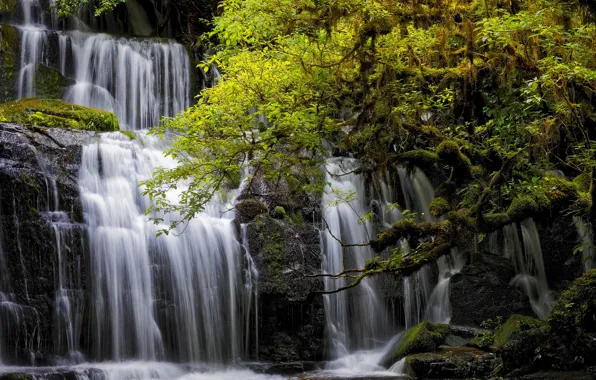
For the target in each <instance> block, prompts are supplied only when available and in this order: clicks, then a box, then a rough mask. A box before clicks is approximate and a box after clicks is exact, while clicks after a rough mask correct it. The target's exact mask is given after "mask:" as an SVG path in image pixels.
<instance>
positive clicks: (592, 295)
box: [548, 269, 596, 334]
mask: <svg viewBox="0 0 596 380" xmlns="http://www.w3.org/2000/svg"><path fill="white" fill-rule="evenodd" d="M595 321H596V269H592V270H590V271H588V272H587V273H585V274H584V275H583V276H581V277H579V278H577V279H575V280H574V281H573V283H572V284H571V286H570V287H569V288H568V289H567V290H565V291H564V292H563V293H561V295H560V297H559V299H558V301H557V304H556V305H555V306H554V308H553V310H552V312H551V314H550V317H549V319H548V324H549V325H550V326H551V327H552V328H553V330H555V331H557V332H559V333H562V334H574V333H575V332H576V331H578V330H579V331H585V332H589V333H596V322H595Z"/></svg>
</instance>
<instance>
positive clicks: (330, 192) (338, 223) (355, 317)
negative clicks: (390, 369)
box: [321, 158, 388, 358]
mask: <svg viewBox="0 0 596 380" xmlns="http://www.w3.org/2000/svg"><path fill="white" fill-rule="evenodd" d="M358 166H359V162H358V161H357V160H354V159H350V158H337V159H330V160H328V162H327V167H326V171H327V175H326V181H327V183H328V186H326V188H325V190H324V192H323V200H322V204H323V206H322V207H323V208H324V209H325V215H324V218H325V220H324V222H323V223H324V226H323V230H322V232H321V243H322V249H323V264H322V265H323V268H322V270H323V273H326V274H337V273H341V272H342V271H344V270H346V269H353V268H363V267H364V265H365V264H366V260H367V259H370V258H372V252H371V249H370V247H368V246H356V247H345V246H342V243H343V244H361V243H364V244H366V243H367V242H368V241H370V239H371V235H370V234H371V233H372V232H371V231H372V228H371V225H370V222H368V221H365V220H364V219H362V218H363V216H364V215H365V213H366V212H367V211H368V209H367V207H366V203H365V197H366V193H365V184H364V178H363V176H362V175H358V174H354V170H355V169H357V168H358ZM340 242H341V243H340ZM348 284H349V281H348V280H346V279H345V278H340V279H337V280H335V279H331V278H328V277H326V278H325V280H324V285H325V290H327V291H333V290H335V289H338V288H341V287H345V286H347V285H348ZM324 301H325V309H326V313H327V331H328V334H329V338H330V342H331V347H332V356H333V357H334V358H337V357H340V356H344V355H348V354H349V353H350V352H351V351H354V350H356V349H365V348H373V347H375V346H376V345H378V342H379V341H380V340H382V339H384V338H386V337H387V334H388V327H387V325H388V320H387V313H386V311H385V307H384V305H383V302H381V300H380V299H379V297H378V295H377V290H376V282H375V280H374V279H365V280H364V281H362V282H361V283H360V285H358V287H356V288H354V289H350V290H348V291H344V292H340V293H336V294H330V295H326V296H325V297H324Z"/></svg>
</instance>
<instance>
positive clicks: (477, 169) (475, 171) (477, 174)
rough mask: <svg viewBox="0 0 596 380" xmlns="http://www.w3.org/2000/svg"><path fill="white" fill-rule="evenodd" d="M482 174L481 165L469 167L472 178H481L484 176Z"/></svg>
mask: <svg viewBox="0 0 596 380" xmlns="http://www.w3.org/2000/svg"><path fill="white" fill-rule="evenodd" d="M484 172H485V170H484V168H483V167H482V166H481V165H473V166H472V167H471V174H472V177H474V178H481V177H482V176H484Z"/></svg>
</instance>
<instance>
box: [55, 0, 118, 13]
mask: <svg viewBox="0 0 596 380" xmlns="http://www.w3.org/2000/svg"><path fill="white" fill-rule="evenodd" d="M125 2H126V0H98V1H97V2H96V1H95V0H91V1H90V0H56V7H57V8H58V16H59V17H68V16H70V15H72V14H74V13H75V12H76V11H77V9H79V8H80V7H81V6H84V5H87V4H89V3H91V4H92V5H94V7H95V8H94V9H95V16H99V15H101V14H103V13H107V12H110V11H112V10H114V8H116V6H118V5H119V4H121V3H125ZM97 3H99V4H97Z"/></svg>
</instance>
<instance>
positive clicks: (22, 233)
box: [0, 123, 94, 364]
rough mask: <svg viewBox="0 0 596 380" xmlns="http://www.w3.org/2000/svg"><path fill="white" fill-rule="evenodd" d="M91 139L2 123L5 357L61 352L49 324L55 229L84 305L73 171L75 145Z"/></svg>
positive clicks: (1, 340)
mask: <svg viewBox="0 0 596 380" xmlns="http://www.w3.org/2000/svg"><path fill="white" fill-rule="evenodd" d="M93 136H94V134H93V133H91V132H83V131H66V130H55V129H42V128H39V129H38V131H32V130H30V129H28V128H25V127H23V126H20V125H15V124H6V123H0V251H1V252H0V253H1V254H0V264H1V265H0V297H2V298H3V301H5V302H4V303H3V304H2V307H0V318H1V319H2V326H3V328H4V331H0V344H2V345H3V347H2V348H3V351H2V353H3V360H5V361H8V362H24V363H31V359H32V358H33V359H34V361H35V364H48V356H47V354H46V353H48V352H56V351H60V350H61V348H60V347H58V346H60V344H57V341H56V339H57V336H56V334H57V332H56V331H55V329H54V327H55V326H54V325H53V319H54V300H55V297H56V289H57V284H58V274H59V271H58V251H57V245H56V239H57V238H56V232H57V231H58V232H59V233H60V234H61V244H62V246H61V255H62V262H63V266H62V270H63V275H64V277H65V279H64V280H65V282H66V285H68V295H69V297H70V300H71V302H72V303H71V307H73V308H74V307H77V306H78V305H81V304H82V302H84V294H85V292H84V291H83V289H84V287H85V283H86V278H87V277H86V274H85V271H86V268H87V265H86V259H85V258H86V255H85V254H84V253H85V252H84V249H85V248H84V247H86V246H87V243H86V229H85V226H84V225H82V223H81V222H82V221H83V214H82V208H81V202H80V199H79V189H78V185H77V175H78V171H79V167H80V160H81V146H82V144H83V143H84V142H85V141H87V140H88V139H90V138H92V137H93ZM75 278H76V279H77V280H76V281H74V279H75ZM71 279H72V280H73V281H72V282H70V280H71ZM24 336H27V337H28V339H30V342H31V343H32V344H29V343H28V341H24V340H23V339H22V337H24ZM58 341H59V339H58Z"/></svg>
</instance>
